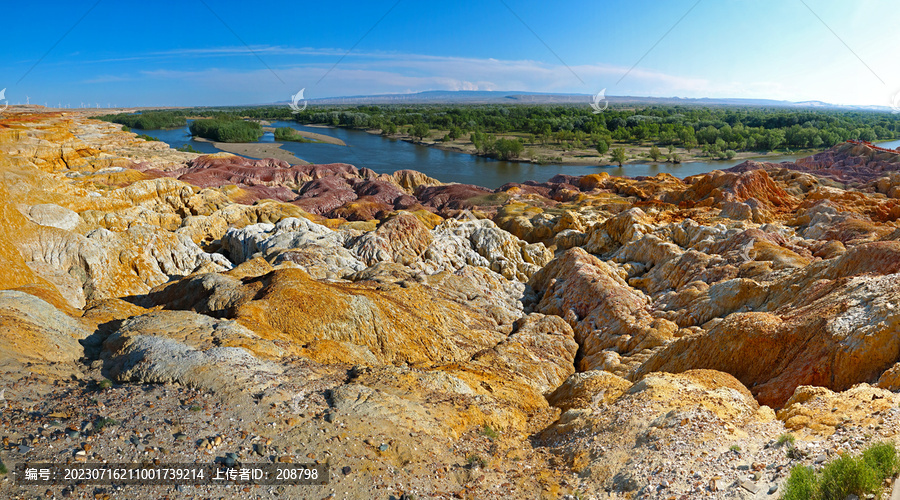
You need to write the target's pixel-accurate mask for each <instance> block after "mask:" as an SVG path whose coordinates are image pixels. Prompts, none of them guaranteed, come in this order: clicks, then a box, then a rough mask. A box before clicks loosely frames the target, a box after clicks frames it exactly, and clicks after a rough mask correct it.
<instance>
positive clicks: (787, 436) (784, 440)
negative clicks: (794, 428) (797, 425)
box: [777, 432, 797, 446]
mask: <svg viewBox="0 0 900 500" xmlns="http://www.w3.org/2000/svg"><path fill="white" fill-rule="evenodd" d="M796 440H797V438H795V437H794V435H793V434H791V433H790V432H785V433H784V434H782V435H780V436H778V441H777V443H778V446H782V445H788V446H791V445H793V444H794V442H795V441H796Z"/></svg>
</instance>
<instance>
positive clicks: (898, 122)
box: [97, 105, 900, 159]
mask: <svg viewBox="0 0 900 500" xmlns="http://www.w3.org/2000/svg"><path fill="white" fill-rule="evenodd" d="M591 111H592V110H591V108H590V107H588V106H573V105H566V106H547V105H545V106H537V105H535V106H524V105H470V106H450V105H419V106H354V107H310V108H307V109H306V110H305V111H303V112H300V113H292V112H291V109H290V108H288V107H287V106H262V107H245V108H194V109H190V110H173V111H148V112H144V113H142V114H134V115H125V114H120V115H105V116H100V117H97V118H100V119H104V120H107V121H113V122H115V123H121V124H123V125H126V126H129V127H135V128H139V129H144V130H147V129H157V128H169V127H173V126H183V125H184V124H185V117H187V116H191V117H198V116H201V117H207V118H212V119H213V120H204V122H205V123H204V124H202V125H197V123H198V122H199V121H197V122H194V124H193V125H192V126H191V133H192V134H194V135H199V136H201V137H206V138H208V139H212V140H216V141H221V142H247V141H255V140H257V139H258V137H259V136H260V135H261V134H262V130H261V128H260V127H259V125H258V124H256V123H254V122H247V121H243V120H240V119H239V118H244V119H251V120H295V121H297V122H298V123H303V124H324V125H331V126H337V127H348V128H355V129H368V130H372V129H375V130H381V132H382V134H384V135H394V134H398V133H399V134H407V135H409V136H411V137H413V138H416V139H420V140H421V139H426V138H431V139H436V140H443V141H452V140H457V139H460V138H468V140H469V141H471V142H472V143H473V144H474V146H475V148H476V149H477V151H478V152H479V153H481V154H486V155H489V156H497V157H499V158H505V159H509V158H516V157H517V156H519V154H520V153H522V149H523V147H524V145H525V144H532V145H534V144H540V145H547V144H548V143H551V144H555V145H561V146H562V148H563V149H566V148H591V149H594V148H596V150H597V151H598V152H599V153H600V154H601V155H602V154H604V153H606V152H607V151H608V150H609V149H610V147H611V146H612V145H613V144H620V145H621V144H626V145H653V146H654V148H653V149H652V150H651V153H652V152H655V151H658V147H663V148H664V149H666V148H668V149H669V151H671V150H672V148H673V147H679V148H682V149H684V150H686V151H687V152H689V153H690V152H692V151H696V152H698V153H699V152H702V153H703V154H704V155H707V156H715V157H730V156H733V154H734V152H735V151H759V152H767V151H776V150H803V149H818V148H827V147H830V146H833V145H835V144H838V143H840V142H843V141H846V140H848V139H859V140H864V141H878V140H890V139H895V138H898V137H900V116H898V115H892V114H888V113H877V112H866V111H840V110H814V109H789V108H752V107H700V106H639V107H634V108H616V107H611V108H609V109H608V110H606V111H605V112H603V113H599V114H594V113H592V112H591ZM287 132H288V131H286V130H282V131H281V132H279V138H278V140H296V139H295V138H293V137H290V136H289V134H288V133H287Z"/></svg>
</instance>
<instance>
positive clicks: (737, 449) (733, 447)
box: [728, 444, 741, 453]
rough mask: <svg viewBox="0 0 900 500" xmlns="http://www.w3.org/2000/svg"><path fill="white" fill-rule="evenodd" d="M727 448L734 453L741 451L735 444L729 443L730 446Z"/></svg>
mask: <svg viewBox="0 0 900 500" xmlns="http://www.w3.org/2000/svg"><path fill="white" fill-rule="evenodd" d="M728 449H729V450H731V451H733V452H735V453H740V452H741V447H740V446H738V445H736V444H733V445H731V448H728Z"/></svg>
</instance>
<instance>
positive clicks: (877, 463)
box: [862, 443, 898, 478]
mask: <svg viewBox="0 0 900 500" xmlns="http://www.w3.org/2000/svg"><path fill="white" fill-rule="evenodd" d="M862 459H863V461H864V462H865V463H866V465H868V466H869V467H870V468H872V469H873V470H875V471H876V472H877V473H878V476H879V477H881V478H887V477H892V476H893V475H894V474H896V473H897V469H898V467H897V466H898V463H897V462H898V460H897V447H896V446H894V445H893V444H892V443H875V444H873V445H872V446H870V447H869V448H867V449H866V451H864V452H863V454H862Z"/></svg>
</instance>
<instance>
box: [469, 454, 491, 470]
mask: <svg viewBox="0 0 900 500" xmlns="http://www.w3.org/2000/svg"><path fill="white" fill-rule="evenodd" d="M468 462H469V465H470V466H471V467H480V468H482V469H483V468H485V467H487V461H486V460H485V459H483V458H481V457H479V456H478V455H469V458H468Z"/></svg>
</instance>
